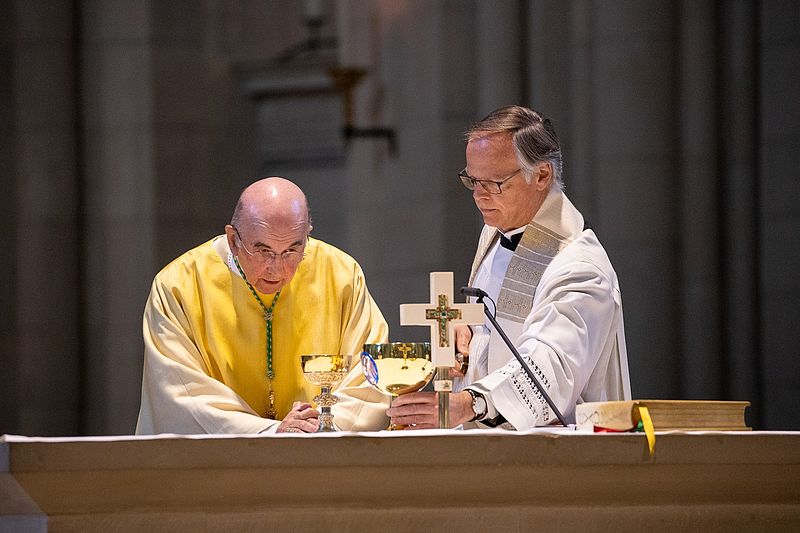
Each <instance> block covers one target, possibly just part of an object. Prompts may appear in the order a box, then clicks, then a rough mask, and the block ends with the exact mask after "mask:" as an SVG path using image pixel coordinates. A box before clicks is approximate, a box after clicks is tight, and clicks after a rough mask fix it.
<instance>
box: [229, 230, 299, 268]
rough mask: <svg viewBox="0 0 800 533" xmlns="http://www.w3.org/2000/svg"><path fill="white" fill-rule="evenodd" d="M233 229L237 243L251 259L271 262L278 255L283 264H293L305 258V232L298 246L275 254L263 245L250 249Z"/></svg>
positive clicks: (275, 259) (237, 231)
mask: <svg viewBox="0 0 800 533" xmlns="http://www.w3.org/2000/svg"><path fill="white" fill-rule="evenodd" d="M233 231H235V232H236V237H237V238H238V239H239V244H240V245H241V247H242V248H243V249H244V251H245V252H247V255H249V256H251V257H252V258H253V259H255V260H256V261H259V262H261V263H265V264H272V263H274V262H275V261H277V260H278V257H280V258H281V261H283V264H284V265H291V266H294V265H297V264H298V263H300V261H302V260H303V258H305V248H306V243H307V242H308V234H306V236H305V238H304V240H303V244H302V245H300V246H299V247H298V248H289V249H288V250H285V251H283V252H281V253H279V254H276V253H275V252H273V251H272V250H270V249H269V248H265V247H263V246H259V247H257V248H256V249H255V250H253V251H250V250H249V249H248V248H247V246H246V245H245V244H244V241H243V240H242V236H241V234H239V230H238V229H237V228H235V227H234V228H233Z"/></svg>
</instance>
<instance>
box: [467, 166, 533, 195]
mask: <svg viewBox="0 0 800 533" xmlns="http://www.w3.org/2000/svg"><path fill="white" fill-rule="evenodd" d="M521 170H522V169H521V168H518V169H517V170H515V171H514V172H512V173H511V174H509V175H508V176H506V177H505V178H503V179H501V180H498V181H495V180H479V179H475V178H473V177H472V176H470V175H469V174H467V169H466V168H465V169H464V170H462V171H461V172H459V173H458V177H459V178H460V179H461V183H463V184H464V187H466V188H467V189H469V190H471V191H474V190H475V185H476V184H478V185H480V186H481V187H483V190H484V191H486V192H488V193H489V194H501V193H502V192H503V184H504V183H505V182H507V181H508V180H510V179H511V178H513V177H514V176H516V175H517V174H519V173H520V171H521Z"/></svg>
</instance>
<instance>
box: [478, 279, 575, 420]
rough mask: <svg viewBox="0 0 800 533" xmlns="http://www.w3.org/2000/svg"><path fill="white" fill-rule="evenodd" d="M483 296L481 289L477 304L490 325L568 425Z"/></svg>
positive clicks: (559, 417) (560, 418) (557, 414)
mask: <svg viewBox="0 0 800 533" xmlns="http://www.w3.org/2000/svg"><path fill="white" fill-rule="evenodd" d="M484 296H486V293H484V292H483V291H481V293H480V294H478V300H477V301H478V303H479V304H483V313H484V314H485V315H486V317H487V318H488V319H489V322H491V323H492V326H494V329H495V331H497V333H499V334H500V337H502V339H503V342H505V343H506V346H508V349H509V350H511V353H513V354H514V357H516V358H517V361H519V364H520V365H521V366H522V368H523V369H524V370H525V373H526V374H528V377H529V378H531V381H533V384H534V385H536V388H537V389H538V390H539V392H541V393H542V396H544V399H545V401H546V402H547V405H549V406H550V409H552V410H553V412H554V413H555V414H556V418H558V421H559V422H561V425H562V426H564V427H569V425H568V424H567V421H566V420H565V419H564V415H562V414H561V411H559V410H558V407H556V404H554V403H553V400H551V399H550V395H549V394H547V391H545V390H544V387H542V384H541V383H539V380H538V379H536V376H534V375H533V371H532V370H531V368H530V367H529V366H528V363H526V362H525V360H524V359H523V358H522V356H521V355H520V354H519V352H518V351H517V349H516V347H514V343H513V342H511V340H510V339H509V338H508V335H506V332H505V331H503V328H501V327H500V324H498V323H497V320H496V319H495V318H494V316H493V315H492V313H490V312H489V308H488V306H487V305H486V303H485V302H484V301H483V297H484Z"/></svg>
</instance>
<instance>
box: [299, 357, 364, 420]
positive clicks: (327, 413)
mask: <svg viewBox="0 0 800 533" xmlns="http://www.w3.org/2000/svg"><path fill="white" fill-rule="evenodd" d="M352 358H353V356H351V355H329V354H316V355H301V356H300V365H301V366H302V368H303V376H305V378H306V379H307V380H308V381H309V383H311V384H313V385H316V386H318V387H319V388H320V393H319V394H318V395H317V396H315V397H314V402H315V403H316V404H317V407H319V408H320V413H319V429H317V433H320V432H326V431H336V427H335V426H334V425H333V413H331V407H332V406H333V405H334V404H336V402H338V401H339V398H337V397H336V396H334V395H333V394H331V389H332V388H333V387H334V386H335V385H337V384H339V383H340V382H341V381H342V380H343V379H344V377H345V376H346V375H347V372H348V371H349V370H350V362H351V361H352Z"/></svg>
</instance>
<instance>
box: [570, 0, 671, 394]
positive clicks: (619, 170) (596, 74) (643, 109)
mask: <svg viewBox="0 0 800 533" xmlns="http://www.w3.org/2000/svg"><path fill="white" fill-rule="evenodd" d="M591 9H592V22H593V32H592V43H593V44H592V46H591V50H592V63H593V70H592V71H591V75H592V81H591V87H592V109H591V111H592V113H591V117H590V118H588V119H587V124H588V125H589V126H590V127H591V128H592V130H591V140H592V146H591V148H590V149H589V152H588V153H590V154H592V155H593V157H594V163H593V165H592V169H591V172H592V177H591V180H592V196H593V198H594V209H593V213H592V218H591V219H590V220H589V222H590V224H591V225H592V228H593V229H594V230H595V232H596V233H597V235H598V237H599V238H600V241H601V242H602V243H603V244H604V245H605V248H606V250H607V252H608V254H609V257H610V258H611V261H612V263H613V264H614V266H615V268H616V271H617V274H618V275H619V278H620V283H621V287H622V299H623V305H624V310H625V325H626V328H625V329H626V333H627V341H628V353H629V355H630V357H629V361H630V370H631V376H634V378H635V379H634V380H633V383H632V387H633V395H634V396H637V395H638V394H640V393H639V391H647V393H648V395H650V396H654V397H656V398H660V397H667V398H669V397H673V396H674V395H675V391H676V390H677V388H678V387H679V385H678V381H679V378H678V375H679V372H678V365H679V362H678V359H677V358H676V356H675V354H676V353H677V351H678V349H679V341H678V338H677V334H676V332H677V331H678V324H677V321H678V314H677V311H678V297H677V294H678V291H679V280H678V279H677V277H676V272H677V270H678V265H679V257H678V256H677V253H676V242H677V239H678V238H679V235H678V230H677V227H676V224H677V212H678V204H677V201H678V199H677V190H678V187H677V186H676V183H675V152H676V147H675V127H676V120H675V113H674V101H675V89H674V88H675V86H676V82H675V76H674V71H675V67H674V64H675V53H674V46H673V45H674V40H675V35H674V28H675V27H676V24H675V13H674V12H673V8H672V6H671V5H670V4H668V3H664V2H659V1H643V2H636V3H632V4H628V5H627V8H626V9H624V10H621V9H619V7H618V6H616V5H612V4H607V3H602V2H600V3H596V4H592V5H591ZM567 149H568V147H567Z"/></svg>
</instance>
